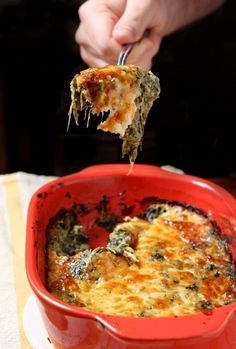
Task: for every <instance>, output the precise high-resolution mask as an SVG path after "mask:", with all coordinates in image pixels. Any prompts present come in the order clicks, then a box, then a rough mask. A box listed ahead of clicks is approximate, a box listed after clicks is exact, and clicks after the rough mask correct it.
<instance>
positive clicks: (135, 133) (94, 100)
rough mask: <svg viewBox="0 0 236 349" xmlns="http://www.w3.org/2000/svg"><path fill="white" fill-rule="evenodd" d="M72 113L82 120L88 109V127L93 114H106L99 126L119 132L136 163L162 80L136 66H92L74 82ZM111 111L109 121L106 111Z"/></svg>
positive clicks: (123, 146) (124, 150)
mask: <svg viewBox="0 0 236 349" xmlns="http://www.w3.org/2000/svg"><path fill="white" fill-rule="evenodd" d="M70 87H71V100H72V102H71V107H70V112H69V122H70V118H71V115H73V116H74V118H75V121H76V123H77V124H78V123H79V114H80V112H81V111H82V110H85V118H86V117H87V126H88V125H89V118H90V113H91V112H92V113H93V114H94V115H97V116H99V115H102V121H101V122H100V123H99V125H98V129H100V130H103V131H109V132H112V133H117V134H119V136H120V138H121V139H122V141H123V145H122V156H124V155H128V157H129V160H130V163H134V161H135V159H136V157H137V153H138V148H139V147H141V143H142V138H143V133H144V126H145V123H146V119H147V115H148V113H149V110H150V109H151V107H152V104H153V101H154V100H155V99H156V98H158V97H159V94H160V84H159V79H158V78H157V77H156V76H155V75H154V74H153V73H152V72H151V71H146V70H144V69H142V68H140V67H137V66H135V65H132V64H129V65H120V66H118V65H114V66H113V65H108V66H105V67H102V68H89V69H86V70H83V71H81V72H80V74H77V75H76V76H75V77H74V78H73V80H72V82H71V85H70ZM104 113H108V114H109V115H108V117H107V118H106V120H104V118H103V116H104V115H103V114H104Z"/></svg>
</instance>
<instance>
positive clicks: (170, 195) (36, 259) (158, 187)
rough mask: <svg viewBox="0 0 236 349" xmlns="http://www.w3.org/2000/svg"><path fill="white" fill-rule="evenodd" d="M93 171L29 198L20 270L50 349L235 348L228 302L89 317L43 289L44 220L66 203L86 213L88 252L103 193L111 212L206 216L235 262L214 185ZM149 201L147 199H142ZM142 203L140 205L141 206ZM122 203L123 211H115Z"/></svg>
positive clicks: (155, 174) (233, 204)
mask: <svg viewBox="0 0 236 349" xmlns="http://www.w3.org/2000/svg"><path fill="white" fill-rule="evenodd" d="M128 170H129V165H99V166H92V167H89V168H87V169H85V170H83V171H81V172H79V173H75V174H72V175H69V176H65V177H62V178H59V179H56V180H55V181H53V182H50V183H49V184H46V185H44V186H43V187H42V188H41V189H39V190H38V191H37V192H36V193H35V194H34V195H33V197H32V199H31V202H30V206H29V210H28V219H27V241H26V251H27V252H26V270H27V275H28V279H29V282H30V285H31V287H32V290H33V292H34V293H35V295H36V297H37V300H38V305H39V308H40V311H41V314H42V318H43V320H44V323H45V326H46V329H47V331H48V334H49V337H50V339H51V341H52V342H53V344H54V346H55V347H56V348H57V349H108V348H109V349H136V348H148V349H157V348H165V349H171V348H175V349H198V348H201V349H236V331H235V328H236V312H235V310H236V304H230V305H227V306H225V307H222V308H218V309H216V310H214V311H213V313H212V314H209V315H205V314H197V315H191V316H183V317H178V318H129V317H117V316H109V315H104V314H98V313H93V312H91V311H87V310H84V309H80V308H77V307H74V306H70V305H67V304H64V303H62V302H61V301H59V300H57V299H56V298H54V297H52V296H51V295H50V294H49V293H48V292H47V290H46V288H45V241H46V237H45V231H46V226H47V224H48V220H49V218H50V217H52V216H53V215H55V214H56V213H57V211H58V210H59V209H60V208H62V207H64V208H71V207H72V205H73V204H74V203H76V204H81V203H82V204H85V205H87V206H88V207H90V209H91V213H90V214H88V215H85V216H83V215H81V217H80V220H81V222H82V224H84V225H85V227H86V231H87V232H88V234H89V236H90V241H91V243H92V247H95V246H98V245H101V244H104V243H105V241H106V238H107V233H106V232H105V231H103V230H102V229H101V228H99V227H97V226H96V224H95V223H94V222H95V219H96V214H97V213H96V212H97V211H96V209H95V207H96V205H97V204H98V202H99V201H100V200H101V198H102V197H103V196H104V195H106V196H107V197H108V199H109V206H110V209H111V211H112V212H115V213H116V214H119V215H121V207H124V204H125V205H126V208H127V207H130V206H131V205H135V208H134V211H133V212H132V214H137V213H138V212H139V211H140V210H141V209H142V206H144V202H142V199H144V198H146V197H153V196H156V197H159V198H161V199H169V200H177V201H182V202H185V203H188V204H190V205H194V206H197V207H199V208H201V209H203V210H205V211H208V212H211V213H212V217H213V219H215V220H216V222H217V223H218V225H219V226H220V227H221V229H222V232H223V234H224V235H226V236H227V237H228V241H229V247H230V250H231V252H232V254H233V257H234V258H236V200H235V199H234V198H233V197H232V196H231V195H230V194H229V193H228V192H226V191H225V190H224V189H222V188H221V187H219V186H217V185H215V184H213V183H210V182H208V181H206V180H202V179H200V178H196V177H192V176H187V175H181V174H174V173H170V172H167V171H165V170H162V169H160V168H158V167H155V166H148V165H135V166H134V172H133V174H131V175H130V176H127V172H128ZM149 201H151V199H150V200H149ZM149 201H148V202H149ZM122 205H123V206H122Z"/></svg>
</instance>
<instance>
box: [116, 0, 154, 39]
mask: <svg viewBox="0 0 236 349" xmlns="http://www.w3.org/2000/svg"><path fill="white" fill-rule="evenodd" d="M155 2H156V0H155V1H153V0H145V1H142V0H139V1H137V0H127V3H126V8H125V10H124V13H123V15H122V17H121V18H120V19H119V20H118V22H117V23H116V25H115V27H114V30H113V31H112V35H113V37H114V38H115V39H116V40H117V41H118V42H119V43H121V44H127V43H133V42H135V41H138V40H140V39H141V38H142V36H143V34H144V32H145V30H146V29H149V28H152V26H154V17H155V15H156V13H155V6H154V5H155Z"/></svg>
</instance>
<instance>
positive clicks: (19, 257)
mask: <svg viewBox="0 0 236 349" xmlns="http://www.w3.org/2000/svg"><path fill="white" fill-rule="evenodd" d="M2 177H3V176H2ZM4 177H5V181H4V187H5V193H6V195H5V197H6V206H7V214H8V226H9V231H10V240H11V245H12V259H13V269H14V272H13V273H14V280H15V291H16V304H17V318H18V327H19V337H20V338H19V339H20V348H21V349H31V346H30V345H29V343H28V341H27V339H26V336H25V333H24V329H23V321H22V315H23V310H24V305H25V303H26V301H27V299H28V297H29V295H30V294H31V289H30V286H29V284H28V280H27V276H26V272H25V236H26V211H27V207H28V203H29V199H30V197H31V195H32V194H33V192H34V191H35V190H36V189H37V188H38V187H39V186H41V185H42V184H43V183H45V182H46V181H48V180H49V179H51V178H47V177H44V176H36V175H29V174H26V173H16V174H11V175H5V176H4ZM9 304H10V303H9ZM5 349H8V348H5ZM9 349H10V348H9Z"/></svg>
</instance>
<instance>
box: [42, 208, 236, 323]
mask: <svg viewBox="0 0 236 349" xmlns="http://www.w3.org/2000/svg"><path fill="white" fill-rule="evenodd" d="M143 218H144V219H140V218H137V217H134V218H127V219H126V221H125V222H123V223H121V224H119V225H118V226H117V227H116V228H115V230H114V231H113V233H112V234H111V235H110V240H109V243H108V245H107V247H104V248H98V249H96V250H93V251H92V250H87V252H80V253H77V254H76V255H74V256H72V257H66V256H58V255H57V254H56V253H55V251H53V250H52V249H51V248H50V245H49V248H48V265H49V269H48V289H49V290H50V292H52V294H53V295H55V296H56V297H58V298H59V299H61V300H63V301H65V302H67V303H71V304H75V305H78V306H80V307H85V308H87V309H89V310H91V311H95V312H100V313H106V314H114V315H122V316H147V317H163V316H181V315H188V314H194V313H197V312H200V311H211V310H212V309H213V308H215V307H219V306H223V305H225V304H228V303H231V302H235V301H236V283H235V267H234V264H232V262H231V257H230V255H229V253H228V252H227V250H226V248H225V244H224V243H223V242H222V241H221V240H220V239H219V237H218V235H217V234H218V232H216V231H215V226H214V225H213V224H212V222H211V221H210V219H209V218H208V217H207V216H203V215H202V214H199V213H197V212H194V211H193V210H189V209H185V208H183V207H181V206H178V205H168V204H162V205H159V204H158V205H153V206H151V207H150V208H149V209H148V210H147V212H146V214H145V215H144V217H143ZM128 243H130V246H128V245H127V244H128ZM127 246H128V247H129V248H130V250H128V252H129V253H128V254H127ZM132 254H133V255H132ZM85 257H86V258H85ZM85 260H86V262H85ZM76 268H77V269H76ZM72 270H73V272H72ZM76 270H77V271H76ZM78 270H79V272H78Z"/></svg>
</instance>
